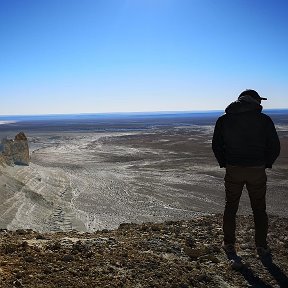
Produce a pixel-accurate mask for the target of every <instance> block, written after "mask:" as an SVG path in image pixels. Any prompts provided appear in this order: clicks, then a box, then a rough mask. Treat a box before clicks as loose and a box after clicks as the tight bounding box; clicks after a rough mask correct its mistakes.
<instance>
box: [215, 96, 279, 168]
mask: <svg viewBox="0 0 288 288" xmlns="http://www.w3.org/2000/svg"><path fill="white" fill-rule="evenodd" d="M261 111H262V106H261V105H260V104H257V103H254V102H246V101H236V102H233V103H231V104H230V105H229V106H228V107H227V108H226V110H225V112H226V114H225V115H223V116H221V117H220V118H219V119H218V121H217V123H216V127H215V132H214V136H213V142H212V148H213V150H214V153H215V155H216V158H217V160H218V162H219V164H220V166H226V164H230V165H240V166H265V167H271V166H272V164H273V162H274V161H275V159H276V158H277V156H278V155H279V149H280V144H279V139H278V136H277V133H276V130H275V127H274V124H273V122H272V120H271V119H270V117H269V116H267V115H265V114H263V113H261Z"/></svg>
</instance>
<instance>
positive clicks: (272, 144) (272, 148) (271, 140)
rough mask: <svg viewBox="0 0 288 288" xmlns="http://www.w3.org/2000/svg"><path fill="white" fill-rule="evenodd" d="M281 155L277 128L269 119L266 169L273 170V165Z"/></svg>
mask: <svg viewBox="0 0 288 288" xmlns="http://www.w3.org/2000/svg"><path fill="white" fill-rule="evenodd" d="M279 154H280V141H279V137H278V135H277V132H276V129H275V126H274V123H273V121H272V120H271V118H270V117H269V121H268V128H267V139H266V168H272V165H273V163H274V162H275V160H276V159H277V157H278V156H279Z"/></svg>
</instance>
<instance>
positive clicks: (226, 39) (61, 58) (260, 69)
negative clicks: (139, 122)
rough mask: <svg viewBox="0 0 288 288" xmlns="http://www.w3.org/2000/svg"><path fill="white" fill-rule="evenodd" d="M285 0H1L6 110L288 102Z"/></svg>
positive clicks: (0, 69) (1, 93) (0, 86)
mask: <svg viewBox="0 0 288 288" xmlns="http://www.w3.org/2000/svg"><path fill="white" fill-rule="evenodd" d="M287 13H288V2H287V1H285V0H278V1H272V0H271V1H270V0H253V1H251V0H234V1H231V0H218V1H215V0H46V1H45V0H43V1H40V0H25V1H24V0H0V37H1V38H0V44H1V45H0V101H1V102H0V115H11V114H53V113H98V112H101V113H102V112H131V111H176V110H180V111H191V110H215V109H216V110H218V109H224V108H225V107H226V106H227V105H228V104H229V103H230V102H231V101H233V100H235V99H236V98H237V96H238V95H239V93H240V92H241V91H242V90H245V89H246V88H252V89H255V90H257V91H258V92H259V94H261V95H262V96H264V97H267V98H269V100H268V101H265V103H263V104H264V107H265V108H288V52H287V51H288V18H287Z"/></svg>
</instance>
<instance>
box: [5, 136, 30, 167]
mask: <svg viewBox="0 0 288 288" xmlns="http://www.w3.org/2000/svg"><path fill="white" fill-rule="evenodd" d="M2 149H3V151H2V154H1V155H0V157H1V158H2V159H4V161H3V160H2V161H3V162H5V163H6V164H7V165H9V166H13V165H29V160H30V157H29V145H28V139H27V137H26V135H25V134H24V133H23V132H20V133H19V134H17V135H16V136H15V139H14V140H12V139H3V140H2ZM0 161H1V160H0Z"/></svg>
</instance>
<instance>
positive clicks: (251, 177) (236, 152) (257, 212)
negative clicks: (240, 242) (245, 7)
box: [212, 89, 280, 257]
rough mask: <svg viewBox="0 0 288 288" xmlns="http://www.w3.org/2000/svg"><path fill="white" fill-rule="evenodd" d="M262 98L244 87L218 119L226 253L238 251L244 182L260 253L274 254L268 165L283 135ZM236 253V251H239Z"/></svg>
mask: <svg viewBox="0 0 288 288" xmlns="http://www.w3.org/2000/svg"><path fill="white" fill-rule="evenodd" d="M261 100H267V98H262V97H260V96H259V94H258V93H257V92H256V91H255V90H250V89H249V90H245V91H243V92H242V93H241V94H240V95H239V97H238V100H237V101H235V102H233V103H231V104H230V105H229V106H228V107H227V108H226V110H225V112H226V114H224V115H222V116H221V117H219V119H218V120H217V122H216V125H215V130H214V135H213V141H212V149H213V152H214V154H215V157H216V159H217V161H218V163H219V165H220V167H221V168H222V167H225V168H226V174H225V192H226V204H225V211H224V216H223V232H224V243H223V248H224V250H225V252H226V253H228V252H231V253H234V252H235V242H236V238H235V229H236V213H237V210H238V206H239V200H240V197H241V194H242V190H243V187H244V185H246V188H247V190H248V194H249V198H250V203H251V207H252V210H253V216H254V224H255V244H256V248H257V253H258V254H259V256H261V257H262V256H265V255H268V254H270V249H269V247H268V246H267V241H266V238H267V232H268V217H267V213H266V200H265V196H266V182H267V177H266V173H265V169H266V168H272V164H273V163H274V161H275V160H276V158H277V157H278V156H279V153H280V143H279V138H278V135H277V132H276V129H275V126H274V123H273V122H272V120H271V118H270V117H269V116H267V115H265V114H263V113H261V111H262V108H263V107H262V106H261ZM235 253H236V252H235Z"/></svg>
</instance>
